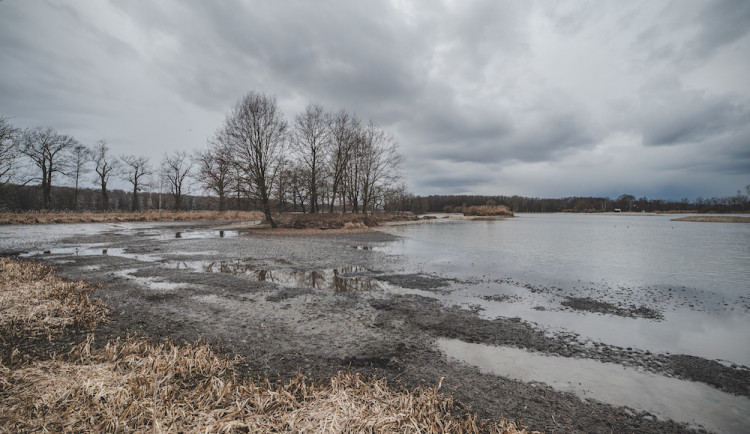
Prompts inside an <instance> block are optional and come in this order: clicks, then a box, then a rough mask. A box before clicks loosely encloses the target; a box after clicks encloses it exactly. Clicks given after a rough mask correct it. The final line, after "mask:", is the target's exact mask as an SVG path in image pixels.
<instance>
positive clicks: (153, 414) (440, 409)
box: [0, 335, 526, 433]
mask: <svg viewBox="0 0 750 434" xmlns="http://www.w3.org/2000/svg"><path fill="white" fill-rule="evenodd" d="M93 341H94V338H93V335H89V338H88V339H87V341H86V342H84V343H82V344H80V345H79V346H77V347H76V348H74V350H72V351H71V352H70V353H68V354H65V355H64V356H58V357H54V358H53V359H51V360H43V361H34V362H33V363H30V364H26V365H23V366H21V367H18V368H14V369H12V368H8V367H6V366H1V365H0V375H2V377H3V381H2V382H0V395H2V397H3V400H2V402H3V404H2V405H1V406H0V431H2V432H30V431H51V432H58V431H66V432H70V431H76V432H80V431H86V432H89V431H92V432H130V431H135V432H146V431H149V432H198V431H200V432H400V433H401V432H403V433H435V432H467V433H473V432H480V431H484V432H494V433H518V432H521V433H523V432H526V431H524V430H523V429H519V428H518V427H516V425H515V424H514V423H513V422H511V421H508V420H501V421H499V422H496V423H493V424H491V425H487V424H482V423H480V422H479V421H477V419H476V417H475V416H471V415H467V414H457V415H454V414H453V413H451V410H452V409H453V408H454V402H453V400H452V398H451V397H450V396H447V397H446V396H444V395H442V394H441V393H440V392H439V386H434V387H419V388H417V389H415V390H413V391H406V390H395V389H393V388H391V387H390V386H388V384H387V383H386V381H385V380H383V379H377V378H365V377H363V376H361V375H360V374H357V373H351V372H344V371H342V372H339V373H338V374H337V375H336V376H334V377H332V378H331V379H330V381H328V382H324V383H315V382H309V381H307V380H306V379H305V377H303V376H301V375H299V376H297V377H296V378H293V379H292V380H290V381H287V382H283V383H282V382H278V383H271V382H269V381H268V380H255V381H248V380H245V379H242V380H241V379H239V378H238V375H237V374H236V372H235V368H234V366H235V363H236V362H237V360H236V359H232V358H229V357H226V356H220V355H217V354H216V353H214V352H213V351H212V350H211V348H210V346H209V345H207V344H206V343H205V342H196V343H194V344H189V345H180V346H178V345H175V344H174V343H171V342H167V343H161V344H155V343H151V342H149V341H148V340H147V339H146V338H143V337H133V336H129V337H127V338H126V339H123V340H119V339H118V340H113V341H110V342H109V343H108V344H107V345H106V346H105V347H104V348H102V349H100V350H94V349H93V343H94V342H93Z"/></svg>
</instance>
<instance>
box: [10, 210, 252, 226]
mask: <svg viewBox="0 0 750 434" xmlns="http://www.w3.org/2000/svg"><path fill="white" fill-rule="evenodd" d="M261 219H263V214H262V213H261V212H258V211H165V210H151V211H141V212H68V211H51V212H47V211H28V212H20V213H14V212H3V213H0V224H3V225H24V224H52V223H111V222H170V221H198V220H261Z"/></svg>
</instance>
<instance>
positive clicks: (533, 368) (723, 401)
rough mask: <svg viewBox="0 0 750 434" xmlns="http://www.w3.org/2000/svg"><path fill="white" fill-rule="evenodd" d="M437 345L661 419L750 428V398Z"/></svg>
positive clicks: (616, 370)
mask: <svg viewBox="0 0 750 434" xmlns="http://www.w3.org/2000/svg"><path fill="white" fill-rule="evenodd" d="M438 346H439V348H440V350H441V351H443V353H445V354H446V355H447V356H448V357H450V358H453V359H456V360H459V361H461V362H464V363H468V364H471V365H474V366H477V367H478V368H479V369H480V370H482V371H484V372H488V373H492V374H495V375H500V376H503V377H508V378H512V379H516V380H520V381H525V382H543V383H546V384H547V385H549V386H551V387H553V388H554V389H557V390H561V391H565V392H572V393H574V394H576V395H577V396H579V397H581V398H583V399H586V398H593V399H596V400H598V401H602V402H606V403H608V404H612V405H616V406H627V407H630V408H632V409H635V410H639V411H648V412H651V413H654V414H656V415H657V416H659V417H660V418H668V419H672V420H675V421H678V422H686V423H697V424H700V425H703V426H704V427H706V428H708V429H711V430H715V431H719V432H744V431H747V429H748V428H749V427H750V399H748V398H746V397H742V396H735V395H732V394H729V393H725V392H721V391H719V390H716V389H714V388H712V387H710V386H707V385H705V384H701V383H696V382H692V381H685V380H678V379H676V378H668V377H663V376H661V375H656V374H653V373H649V372H640V371H637V370H635V369H633V368H627V367H623V366H621V365H616V364H612V363H602V362H599V361H595V360H589V359H572V358H566V357H558V356H547V355H544V354H540V353H534V352H529V351H526V350H520V349H517V348H508V347H493V346H489V345H483V344H472V343H467V342H463V341H460V340H456V339H440V340H438Z"/></svg>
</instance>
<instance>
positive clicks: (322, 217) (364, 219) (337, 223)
mask: <svg viewBox="0 0 750 434" xmlns="http://www.w3.org/2000/svg"><path fill="white" fill-rule="evenodd" d="M411 220H418V218H417V217H416V216H414V215H413V214H386V213H375V214H368V215H362V214H350V213H346V214H341V213H315V214H309V213H308V214H296V213H285V214H281V215H279V216H278V217H277V218H276V223H278V225H279V227H280V228H285V229H323V230H327V229H366V228H372V227H377V226H380V225H382V224H383V223H387V222H395V221H411Z"/></svg>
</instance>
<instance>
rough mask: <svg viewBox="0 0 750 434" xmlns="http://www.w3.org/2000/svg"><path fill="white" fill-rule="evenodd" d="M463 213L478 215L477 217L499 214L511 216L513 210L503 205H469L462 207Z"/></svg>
mask: <svg viewBox="0 0 750 434" xmlns="http://www.w3.org/2000/svg"><path fill="white" fill-rule="evenodd" d="M463 214H464V215H465V216H478V217H494V216H501V217H513V216H514V214H513V211H511V210H509V209H508V207H506V206H504V205H495V206H487V205H482V206H469V207H466V208H464V209H463Z"/></svg>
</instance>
